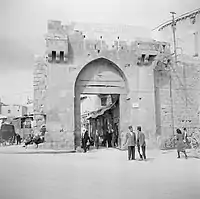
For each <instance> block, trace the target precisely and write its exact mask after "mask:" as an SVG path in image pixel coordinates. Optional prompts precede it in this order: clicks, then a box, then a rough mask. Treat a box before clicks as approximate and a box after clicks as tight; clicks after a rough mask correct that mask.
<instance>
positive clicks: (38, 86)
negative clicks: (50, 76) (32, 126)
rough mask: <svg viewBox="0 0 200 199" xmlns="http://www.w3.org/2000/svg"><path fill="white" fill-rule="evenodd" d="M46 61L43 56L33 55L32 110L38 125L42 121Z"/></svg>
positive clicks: (45, 85) (45, 84)
mask: <svg viewBox="0 0 200 199" xmlns="http://www.w3.org/2000/svg"><path fill="white" fill-rule="evenodd" d="M47 65H48V63H47V61H46V59H45V57H39V56H37V57H35V65H34V80H33V81H34V82H33V87H34V101H33V111H34V114H35V119H36V122H37V123H38V127H40V125H41V124H42V123H43V122H44V121H43V116H42V115H44V114H45V111H44V109H45V104H46V102H45V97H46V89H47Z"/></svg>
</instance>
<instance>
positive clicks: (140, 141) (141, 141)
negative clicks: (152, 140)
mask: <svg viewBox="0 0 200 199" xmlns="http://www.w3.org/2000/svg"><path fill="white" fill-rule="evenodd" d="M137 133H138V134H137V148H138V153H139V156H140V159H141V160H143V159H144V160H146V142H145V135H144V133H143V132H142V128H141V126H138V127H137ZM140 148H141V149H142V154H141V153H140Z"/></svg>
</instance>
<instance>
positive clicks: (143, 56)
mask: <svg viewBox="0 0 200 199" xmlns="http://www.w3.org/2000/svg"><path fill="white" fill-rule="evenodd" d="M144 59H145V54H142V57H141V61H142V62H144Z"/></svg>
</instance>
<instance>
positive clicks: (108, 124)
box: [80, 94, 120, 148]
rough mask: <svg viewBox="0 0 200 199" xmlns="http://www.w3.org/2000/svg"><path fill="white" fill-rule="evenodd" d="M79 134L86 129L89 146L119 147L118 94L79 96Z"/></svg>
mask: <svg viewBox="0 0 200 199" xmlns="http://www.w3.org/2000/svg"><path fill="white" fill-rule="evenodd" d="M80 106H81V132H83V130H84V129H86V130H87V131H88V133H89V137H90V139H91V146H94V147H96V148H99V147H118V146H119V139H118V138H119V121H120V112H119V111H120V110H119V94H111V95H108V94H99V95H83V94H82V95H81V103H80Z"/></svg>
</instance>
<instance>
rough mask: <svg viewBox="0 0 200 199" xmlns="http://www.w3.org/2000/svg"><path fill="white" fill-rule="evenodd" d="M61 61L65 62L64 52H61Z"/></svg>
mask: <svg viewBox="0 0 200 199" xmlns="http://www.w3.org/2000/svg"><path fill="white" fill-rule="evenodd" d="M60 61H61V62H63V61H64V51H60Z"/></svg>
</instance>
